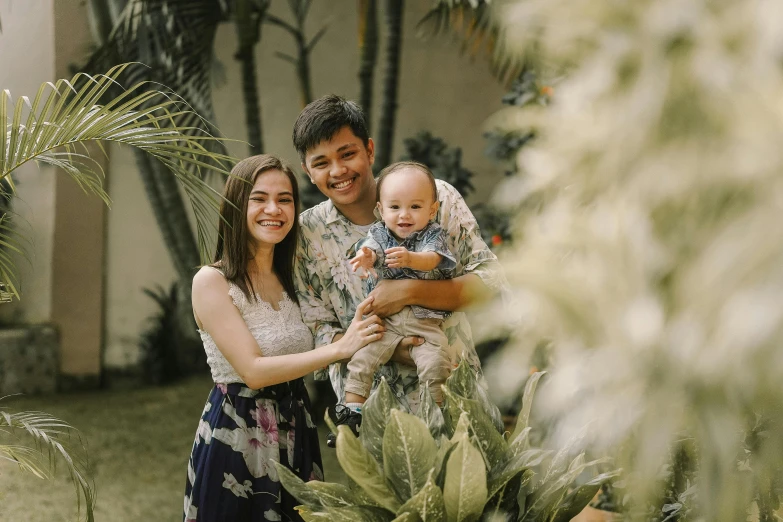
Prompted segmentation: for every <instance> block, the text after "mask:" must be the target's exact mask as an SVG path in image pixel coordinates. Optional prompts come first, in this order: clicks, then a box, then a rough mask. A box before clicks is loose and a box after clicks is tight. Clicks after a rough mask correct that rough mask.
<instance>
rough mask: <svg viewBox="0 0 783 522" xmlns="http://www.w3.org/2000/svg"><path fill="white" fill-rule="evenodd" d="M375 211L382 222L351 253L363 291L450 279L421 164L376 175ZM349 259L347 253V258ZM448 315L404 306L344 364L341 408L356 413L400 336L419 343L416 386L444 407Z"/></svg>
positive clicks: (450, 260)
mask: <svg viewBox="0 0 783 522" xmlns="http://www.w3.org/2000/svg"><path fill="white" fill-rule="evenodd" d="M377 199H378V211H379V212H380V214H381V217H382V219H383V222H378V223H375V224H374V225H372V227H370V229H369V231H368V232H367V237H366V238H365V239H362V240H361V241H359V242H358V243H357V244H356V246H355V247H354V249H353V250H352V252H351V254H352V253H353V251H355V252H356V256H355V257H353V258H352V259H351V261H350V263H351V267H352V268H353V270H354V271H356V270H358V269H360V268H362V269H364V270H365V274H364V277H367V275H371V276H372V277H370V278H369V279H368V284H367V292H370V291H372V289H373V288H374V287H375V285H376V284H377V279H378V278H380V279H450V278H451V277H453V275H454V274H453V273H454V269H455V267H456V260H455V258H454V255H453V254H452V253H451V252H450V251H449V249H448V246H447V241H446V233H445V232H444V230H443V229H442V228H441V227H440V225H438V224H437V223H435V222H433V221H432V220H433V219H434V218H435V215H436V213H437V212H438V194H437V187H436V185H435V178H434V176H433V175H432V172H430V170H429V169H428V168H427V167H426V166H425V165H422V164H420V163H414V162H400V163H393V164H391V165H389V166H388V167H386V168H385V169H383V171H381V174H380V176H379V177H378V181H377ZM349 255H350V254H349ZM449 315H450V312H444V311H440V310H430V309H427V308H422V307H420V306H406V307H405V308H403V309H402V310H401V311H400V312H398V313H396V314H394V315H391V316H389V317H387V318H386V332H385V333H384V335H383V337H382V338H381V339H380V340H378V341H375V342H373V343H371V344H369V345H367V346H366V347H365V348H364V349H363V350H359V351H358V352H356V354H354V356H353V357H352V358H351V361H350V362H349V363H348V379H347V381H346V386H345V390H346V393H345V401H346V406H347V407H348V408H350V409H351V410H353V411H354V412H357V413H361V405H362V404H363V403H364V402H365V401H366V400H367V396H368V395H369V393H370V388H371V385H372V381H373V375H374V374H375V371H376V370H377V368H378V366H379V365H381V364H384V363H386V362H387V361H388V360H389V358H390V357H391V355H392V353H393V352H394V349H395V347H396V346H397V344H398V343H399V342H400V340H401V339H402V338H403V337H409V336H417V337H421V338H423V339H424V343H423V344H421V345H419V346H417V347H414V348H412V349H411V357H412V358H413V360H414V361H415V362H416V368H417V372H418V375H419V382H420V383H421V384H427V385H428V386H429V389H430V393H432V396H433V398H434V399H435V401H436V402H437V403H438V404H442V402H443V391H442V390H441V385H442V384H443V382H444V381H445V380H446V377H448V375H449V372H450V371H451V368H452V365H451V361H450V359H449V356H448V355H447V353H446V348H447V347H448V340H447V339H446V335H445V334H444V333H443V330H442V329H441V323H442V322H443V320H444V319H446V318H447V317H448V316H449Z"/></svg>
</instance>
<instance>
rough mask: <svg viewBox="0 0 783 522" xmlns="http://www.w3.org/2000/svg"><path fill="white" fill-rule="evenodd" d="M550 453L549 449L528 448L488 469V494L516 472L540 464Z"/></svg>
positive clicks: (498, 488) (490, 494)
mask: <svg viewBox="0 0 783 522" xmlns="http://www.w3.org/2000/svg"><path fill="white" fill-rule="evenodd" d="M551 453H552V451H551V450H541V449H532V450H528V451H526V452H523V453H522V454H520V455H518V456H517V457H515V458H513V459H511V460H509V461H507V462H504V463H501V464H499V465H498V466H497V467H495V468H493V469H492V470H490V472H489V473H488V476H487V489H488V492H489V493H488V494H489V496H490V497H491V496H493V495H495V494H496V493H497V492H498V491H499V490H500V489H501V488H502V487H503V486H504V485H505V484H506V483H507V482H508V481H510V480H511V479H512V478H514V477H515V476H517V475H518V474H520V473H523V472H525V471H528V470H531V468H533V467H534V466H537V465H538V464H540V463H541V462H542V461H543V460H544V459H545V458H547V457H548V456H549V455H550V454H551ZM531 475H532V470H531Z"/></svg>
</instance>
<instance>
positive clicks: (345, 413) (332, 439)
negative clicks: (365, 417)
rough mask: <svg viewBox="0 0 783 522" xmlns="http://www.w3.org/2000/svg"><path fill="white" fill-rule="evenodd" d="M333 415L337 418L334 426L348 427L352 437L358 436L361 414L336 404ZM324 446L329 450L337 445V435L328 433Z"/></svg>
mask: <svg viewBox="0 0 783 522" xmlns="http://www.w3.org/2000/svg"><path fill="white" fill-rule="evenodd" d="M334 414H335V416H336V417H337V421H336V422H335V425H337V426H340V425H345V426H348V427H349V428H350V429H351V431H352V432H353V434H354V435H356V436H357V437H358V436H359V428H360V427H361V425H362V414H361V413H359V412H356V411H353V410H352V409H350V408H348V407H347V406H345V405H343V404H338V405H337V406H335V407H334ZM326 445H327V446H329V447H330V448H334V447H335V446H336V445H337V434H336V433H331V432H330V433H329V435H327V436H326Z"/></svg>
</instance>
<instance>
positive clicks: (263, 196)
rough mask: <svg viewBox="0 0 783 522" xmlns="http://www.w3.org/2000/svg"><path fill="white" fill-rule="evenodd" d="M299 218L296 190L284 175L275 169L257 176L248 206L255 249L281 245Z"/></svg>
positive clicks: (249, 222)
mask: <svg viewBox="0 0 783 522" xmlns="http://www.w3.org/2000/svg"><path fill="white" fill-rule="evenodd" d="M295 219H296V209H295V206H294V191H293V187H292V186H291V181H290V180H289V179H288V176H286V175H285V173H284V172H282V171H280V170H277V169H273V170H267V171H264V172H262V173H261V174H259V175H258V176H257V177H256V182H255V183H254V184H253V189H252V190H251V191H250V200H249V201H248V203H247V229H248V231H249V232H250V240H251V242H252V243H253V245H254V246H256V247H259V246H260V247H263V246H269V245H276V244H277V243H279V242H281V241H282V240H283V238H285V236H286V235H288V232H290V231H291V228H292V227H293V226H294V220H295Z"/></svg>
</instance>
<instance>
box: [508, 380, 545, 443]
mask: <svg viewBox="0 0 783 522" xmlns="http://www.w3.org/2000/svg"><path fill="white" fill-rule="evenodd" d="M545 374H546V372H536V373H534V374H533V375H531V376H530V377H528V379H527V383H526V384H525V391H524V392H523V394H522V410H521V411H520V412H519V416H518V417H517V426H516V428H514V433H512V434H511V438H512V439H515V438H516V436H517V434H519V433H520V432H521V431H522V430H524V429H525V428H527V426H528V422H529V421H530V410H531V409H532V408H533V397H534V396H535V394H536V387H538V381H540V380H541V377H543V376H544V375H545Z"/></svg>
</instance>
